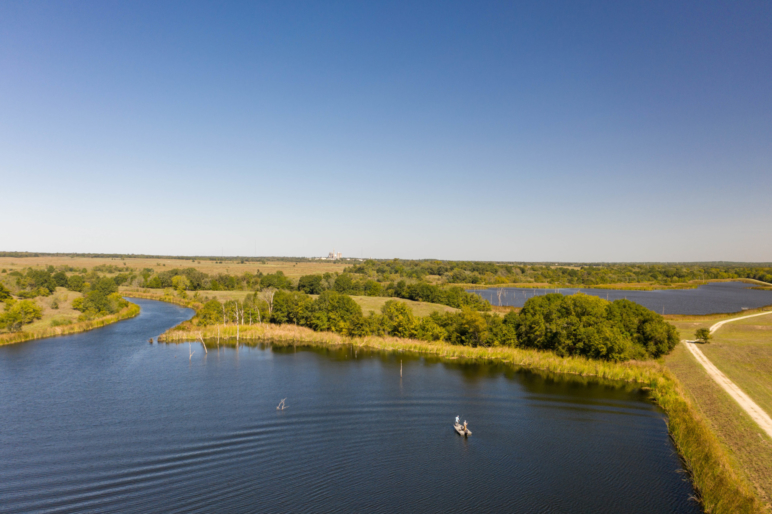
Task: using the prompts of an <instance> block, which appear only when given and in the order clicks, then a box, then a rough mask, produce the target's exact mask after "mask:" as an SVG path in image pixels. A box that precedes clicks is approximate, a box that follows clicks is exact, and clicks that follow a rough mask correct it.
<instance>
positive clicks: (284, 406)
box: [276, 398, 286, 410]
mask: <svg viewBox="0 0 772 514" xmlns="http://www.w3.org/2000/svg"><path fill="white" fill-rule="evenodd" d="M284 400H286V398H282V399H281V401H280V402H279V405H277V406H276V410H284V409H285V408H286V405H284Z"/></svg>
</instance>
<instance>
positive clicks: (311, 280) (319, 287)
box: [298, 275, 325, 294]
mask: <svg viewBox="0 0 772 514" xmlns="http://www.w3.org/2000/svg"><path fill="white" fill-rule="evenodd" d="M322 280H323V278H322V276H321V275H304V276H302V277H300V280H298V291H301V292H303V293H306V294H320V293H321V292H322V291H324V289H325V287H324V284H323V283H322Z"/></svg>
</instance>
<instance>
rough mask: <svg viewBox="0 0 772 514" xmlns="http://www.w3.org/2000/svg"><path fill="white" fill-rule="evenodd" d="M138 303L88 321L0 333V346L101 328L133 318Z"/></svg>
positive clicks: (137, 308) (136, 313)
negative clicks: (27, 330)
mask: <svg viewBox="0 0 772 514" xmlns="http://www.w3.org/2000/svg"><path fill="white" fill-rule="evenodd" d="M139 310H140V309H139V305H137V304H134V303H130V304H129V306H128V307H126V308H124V309H122V310H121V311H119V312H117V313H115V314H111V315H109V316H104V317H102V318H97V319H93V320H89V321H80V322H78V323H73V324H71V325H60V326H58V327H49V328H44V329H39V330H32V331H29V332H24V331H21V332H13V333H10V334H2V335H0V346H4V345H7V344H15V343H23V342H24V341H33V340H35V339H45V338H46V337H57V336H68V335H72V334H78V333H80V332H88V331H89V330H93V329H95V328H101V327H104V326H105V325H110V324H112V323H117V322H118V321H123V320H125V319H129V318H133V317H135V316H137V315H138V314H139Z"/></svg>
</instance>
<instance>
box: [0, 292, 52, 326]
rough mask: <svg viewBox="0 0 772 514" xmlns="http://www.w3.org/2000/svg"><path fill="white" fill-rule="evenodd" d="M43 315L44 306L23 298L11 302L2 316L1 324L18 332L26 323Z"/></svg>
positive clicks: (0, 317)
mask: <svg viewBox="0 0 772 514" xmlns="http://www.w3.org/2000/svg"><path fill="white" fill-rule="evenodd" d="M42 317H43V308H42V307H40V306H39V305H38V304H37V303H35V301H34V300H21V301H19V302H15V303H13V304H11V305H10V306H9V307H8V308H7V309H6V311H5V312H4V313H3V314H2V315H1V316H0V326H2V327H4V328H7V329H8V330H9V331H11V332H18V331H19V330H21V328H22V327H23V326H24V325H27V324H29V323H32V322H33V321H35V320H36V319H40V318H42Z"/></svg>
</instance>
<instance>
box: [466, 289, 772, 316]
mask: <svg viewBox="0 0 772 514" xmlns="http://www.w3.org/2000/svg"><path fill="white" fill-rule="evenodd" d="M752 287H753V286H751V285H749V284H745V283H742V282H716V283H711V284H706V285H702V286H700V287H698V288H696V289H668V290H665V289H661V290H655V291H622V290H618V289H576V288H566V287H564V288H555V289H520V288H513V287H510V288H501V289H500V291H501V297H500V298H501V301H500V302H499V289H470V290H469V292H472V293H477V294H478V295H480V296H481V297H483V298H485V299H486V300H488V301H489V302H490V303H491V305H511V306H514V307H522V306H523V305H524V304H525V302H526V300H528V299H529V298H533V297H534V296H542V295H545V294H549V293H562V294H565V295H569V294H575V293H577V292H581V293H584V294H589V295H593V296H599V297H601V298H605V299H607V300H609V301H612V302H613V301H614V300H621V299H627V300H630V301H633V302H636V303H638V304H640V305H643V306H644V307H646V308H648V309H651V310H653V311H655V312H658V313H660V314H696V315H700V314H714V313H724V312H739V311H742V310H744V309H757V308H759V307H764V306H767V305H772V290H759V289H752Z"/></svg>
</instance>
